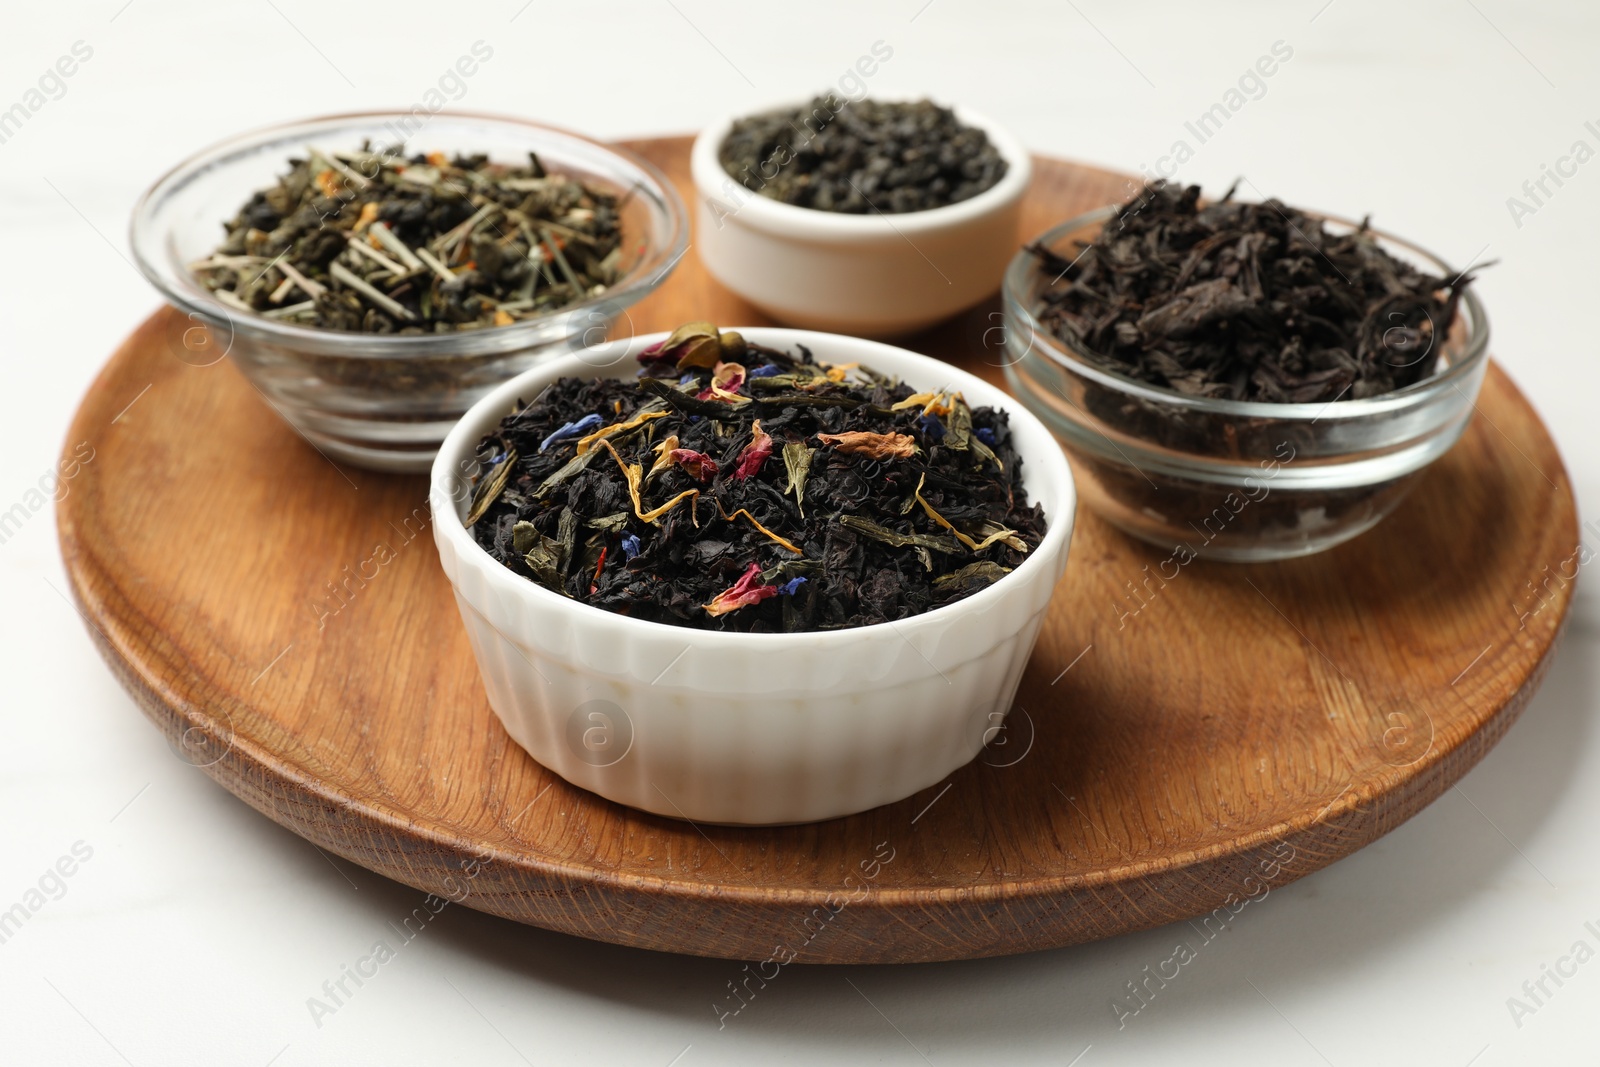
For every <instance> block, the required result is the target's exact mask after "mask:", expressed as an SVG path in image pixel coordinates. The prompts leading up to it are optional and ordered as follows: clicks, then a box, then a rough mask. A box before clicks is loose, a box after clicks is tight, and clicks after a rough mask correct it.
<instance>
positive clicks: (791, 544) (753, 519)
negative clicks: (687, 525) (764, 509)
mask: <svg viewBox="0 0 1600 1067" xmlns="http://www.w3.org/2000/svg"><path fill="white" fill-rule="evenodd" d="M717 510H719V511H721V510H722V505H721V504H718V505H717ZM740 515H743V516H744V517H745V518H746V519H748V520H749V521H750V525H751V526H754V527H755V528H756V529H758V530H760V531H761V532H762V533H763V534H765V535H766V536H767V537H768V538H770V539H771V540H772V541H773V542H774V543H775V544H779V545H782V546H783V547H784V548H787V549H788V550H789V551H790V552H793V553H794V554H795V555H797V556H803V555H805V552H804V551H803V550H802V549H801V548H800V546H799V545H797V544H795V543H794V542H792V541H788V540H785V539H784V538H782V537H779V536H778V535H777V534H775V533H773V532H772V531H771V530H769V529H767V528H766V527H765V526H763V525H761V523H759V522H757V521H756V517H755V516H754V515H752V514H750V513H749V512H748V511H746V510H745V509H744V508H740V509H739V510H738V511H735V512H734V513H733V514H732V515H729V514H728V513H727V512H725V511H724V512H723V513H722V517H723V518H724V519H726V520H727V521H728V522H732V521H733V520H734V519H737V518H738V517H739V516H740Z"/></svg>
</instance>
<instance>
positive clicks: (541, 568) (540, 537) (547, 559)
mask: <svg viewBox="0 0 1600 1067" xmlns="http://www.w3.org/2000/svg"><path fill="white" fill-rule="evenodd" d="M511 547H512V550H513V551H514V552H516V553H517V555H519V556H521V557H522V560H523V562H524V563H526V564H527V565H528V569H529V570H531V571H532V572H533V576H534V577H535V578H537V579H539V584H540V585H543V586H545V587H546V588H549V589H553V590H554V591H556V592H558V593H563V594H564V593H565V592H566V590H564V589H563V588H562V587H561V560H562V558H563V550H562V547H561V542H560V541H557V540H555V539H554V538H550V537H546V536H545V535H544V534H542V533H540V532H539V531H538V530H537V529H536V528H535V527H534V525H533V523H531V522H519V523H517V524H516V525H515V526H514V527H512V528H511Z"/></svg>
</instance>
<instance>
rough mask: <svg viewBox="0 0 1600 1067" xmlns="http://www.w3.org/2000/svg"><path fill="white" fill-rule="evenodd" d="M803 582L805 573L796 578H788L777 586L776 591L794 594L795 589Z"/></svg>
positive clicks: (804, 582)
mask: <svg viewBox="0 0 1600 1067" xmlns="http://www.w3.org/2000/svg"><path fill="white" fill-rule="evenodd" d="M805 584H806V579H805V575H801V576H800V577H798V578H790V579H789V580H788V581H787V582H784V583H783V584H782V585H780V586H778V592H780V593H782V594H783V595H784V596H794V594H795V591H796V590H798V589H799V588H800V587H801V586H802V585H805Z"/></svg>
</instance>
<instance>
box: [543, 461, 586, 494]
mask: <svg viewBox="0 0 1600 1067" xmlns="http://www.w3.org/2000/svg"><path fill="white" fill-rule="evenodd" d="M594 455H595V454H594V453H593V452H584V453H581V454H579V455H576V456H573V457H572V458H571V459H569V460H567V463H566V466H564V467H562V468H561V469H560V470H558V471H556V472H555V473H554V474H552V475H550V477H548V478H546V479H545V480H544V481H543V482H540V483H539V488H537V489H535V490H534V491H533V495H534V496H536V497H546V496H549V495H550V491H551V490H552V489H555V488H556V487H557V486H559V485H561V484H562V483H563V482H565V481H566V480H567V479H569V478H571V477H572V476H573V475H574V474H577V473H578V472H579V471H581V470H583V469H584V468H585V467H587V466H588V465H589V461H590V460H591V459H593V458H594Z"/></svg>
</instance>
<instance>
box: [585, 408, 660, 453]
mask: <svg viewBox="0 0 1600 1067" xmlns="http://www.w3.org/2000/svg"><path fill="white" fill-rule="evenodd" d="M668 414H669V413H668V412H665V411H641V412H639V414H637V415H635V416H634V417H633V418H631V419H629V420H628V421H627V422H614V423H612V424H611V425H610V426H602V427H600V429H598V430H596V431H595V432H594V433H592V434H589V435H588V436H587V437H580V438H578V451H577V454H578V455H580V456H581V455H583V454H584V453H585V452H587V451H589V449H591V448H593V447H594V446H595V445H596V444H598V443H599V442H601V441H604V440H605V439H606V438H607V437H614V436H616V435H617V434H619V433H622V432H623V431H624V430H632V429H636V428H637V427H640V426H643V425H644V424H645V423H647V422H649V421H650V420H651V419H664V418H666V417H667V415H668Z"/></svg>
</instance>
